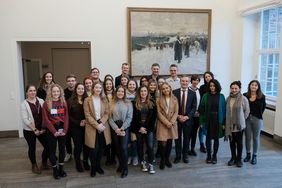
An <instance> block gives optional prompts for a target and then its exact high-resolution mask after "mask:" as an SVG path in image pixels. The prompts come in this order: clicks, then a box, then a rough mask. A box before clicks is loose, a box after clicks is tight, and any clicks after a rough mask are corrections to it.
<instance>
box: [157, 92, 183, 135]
mask: <svg viewBox="0 0 282 188" xmlns="http://www.w3.org/2000/svg"><path fill="white" fill-rule="evenodd" d="M166 108H167V107H166V101H165V98H160V99H159V100H157V110H158V120H157V133H156V137H157V140H158V141H167V140H168V139H177V138H178V132H177V121H176V120H177V116H178V102H177V99H176V97H174V96H172V97H171V98H170V102H169V108H168V113H166ZM171 124H173V126H172V127H170V125H171Z"/></svg>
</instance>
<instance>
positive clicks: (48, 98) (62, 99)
mask: <svg viewBox="0 0 282 188" xmlns="http://www.w3.org/2000/svg"><path fill="white" fill-rule="evenodd" d="M54 87H57V88H59V90H60V98H59V101H60V102H61V103H63V104H65V103H66V101H65V96H64V90H63V88H62V87H61V86H60V85H59V84H52V85H51V86H50V87H49V88H48V90H47V96H46V100H45V101H46V103H47V105H48V108H49V110H50V109H51V108H52V101H53V97H52V89H53V88H54Z"/></svg>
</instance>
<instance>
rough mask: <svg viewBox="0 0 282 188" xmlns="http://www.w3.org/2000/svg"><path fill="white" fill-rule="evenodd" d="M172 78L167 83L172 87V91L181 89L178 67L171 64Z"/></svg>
mask: <svg viewBox="0 0 282 188" xmlns="http://www.w3.org/2000/svg"><path fill="white" fill-rule="evenodd" d="M169 73H170V77H169V78H167V79H166V80H165V81H166V82H167V83H168V84H169V85H170V87H171V89H172V90H176V89H179V88H180V79H179V78H178V77H177V65H176V64H171V65H170V66H169Z"/></svg>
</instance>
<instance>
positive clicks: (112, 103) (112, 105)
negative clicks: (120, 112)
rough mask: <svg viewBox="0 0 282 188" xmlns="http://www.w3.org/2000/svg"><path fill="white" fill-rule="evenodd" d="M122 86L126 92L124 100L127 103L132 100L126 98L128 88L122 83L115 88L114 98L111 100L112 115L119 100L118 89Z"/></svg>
mask: <svg viewBox="0 0 282 188" xmlns="http://www.w3.org/2000/svg"><path fill="white" fill-rule="evenodd" d="M120 88H121V89H123V92H124V96H123V98H122V100H123V102H125V103H129V102H130V101H129V100H127V99H126V89H125V88H124V87H122V86H121V85H119V86H117V88H116V90H115V94H114V98H113V100H112V101H111V104H110V115H112V112H113V109H114V108H115V106H116V103H117V101H118V100H119V99H118V98H117V91H118V90H119V89H120Z"/></svg>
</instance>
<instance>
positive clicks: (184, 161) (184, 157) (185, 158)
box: [182, 156, 189, 164]
mask: <svg viewBox="0 0 282 188" xmlns="http://www.w3.org/2000/svg"><path fill="white" fill-rule="evenodd" d="M182 160H183V163H186V164H187V163H189V159H188V156H183V157H182Z"/></svg>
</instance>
